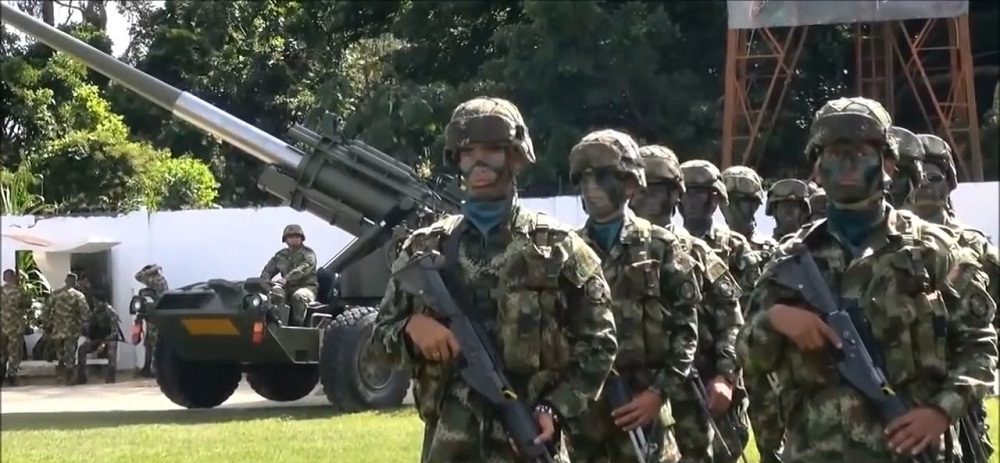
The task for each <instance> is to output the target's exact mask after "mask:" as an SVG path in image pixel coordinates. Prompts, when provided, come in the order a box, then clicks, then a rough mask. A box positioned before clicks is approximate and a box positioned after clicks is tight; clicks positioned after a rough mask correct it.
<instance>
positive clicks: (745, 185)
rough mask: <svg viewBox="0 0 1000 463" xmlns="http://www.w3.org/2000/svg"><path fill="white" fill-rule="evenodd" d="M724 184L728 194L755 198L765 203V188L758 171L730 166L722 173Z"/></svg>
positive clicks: (745, 167)
mask: <svg viewBox="0 0 1000 463" xmlns="http://www.w3.org/2000/svg"><path fill="white" fill-rule="evenodd" d="M722 184H723V185H725V186H726V192H727V193H728V194H729V195H730V196H732V195H733V194H741V195H745V196H753V197H755V198H757V199H758V200H759V201H760V202H764V186H763V181H762V180H761V178H760V175H757V171H755V170H753V169H751V168H749V167H747V166H730V167H727V168H726V170H723V171H722Z"/></svg>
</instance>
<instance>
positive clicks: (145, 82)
mask: <svg viewBox="0 0 1000 463" xmlns="http://www.w3.org/2000/svg"><path fill="white" fill-rule="evenodd" d="M0 12H2V20H3V22H4V23H6V24H9V25H11V26H13V27H15V28H17V29H19V30H21V31H23V32H25V33H26V34H28V35H30V36H32V37H34V38H36V39H38V40H40V41H41V42H44V43H45V44H47V45H48V46H50V47H52V48H54V49H56V50H58V51H61V52H64V53H66V54H68V55H70V56H72V57H74V58H76V59H78V60H80V61H82V62H83V63H84V64H86V65H87V66H88V67H90V68H91V69H93V70H95V71H97V72H99V73H101V74H103V75H105V76H107V77H108V78H109V79H111V80H112V81H114V82H116V83H118V84H121V85H124V86H125V87H127V88H129V89H130V90H132V91H134V92H135V93H137V94H138V95H140V96H141V97H143V98H145V99H147V100H149V101H151V102H153V103H155V104H156V105H158V106H160V107H162V108H164V109H166V110H168V111H170V112H171V113H172V114H173V115H175V116H177V117H178V118H180V119H182V120H184V121H186V122H188V123H190V124H192V125H194V126H195V127H197V128H198V129H200V130H201V131H203V132H205V133H207V134H210V135H213V136H216V137H219V138H221V139H222V140H224V141H226V142H227V143H229V144H231V145H233V146H235V147H236V148H238V149H240V150H242V151H243V152H246V153H247V154H249V155H251V156H253V157H255V158H257V159H259V160H261V161H263V162H264V163H265V165H264V166H263V169H262V172H261V174H260V176H259V177H258V179H257V185H258V187H260V188H261V189H263V190H265V191H267V192H269V193H271V194H273V195H275V196H277V197H278V198H281V199H282V200H284V201H285V202H286V203H287V204H288V205H289V206H291V207H292V208H295V209H296V210H300V211H306V212H309V213H310V214H313V215H315V216H317V217H319V218H321V219H323V220H325V221H326V222H328V223H330V224H332V225H334V226H337V227H339V228H341V229H343V230H345V231H347V232H348V233H350V234H352V235H353V236H354V237H355V238H356V239H355V240H354V241H353V242H352V243H351V244H350V245H349V246H347V247H346V248H344V249H343V250H342V251H341V252H340V253H339V254H338V255H336V256H334V257H333V258H332V259H331V260H330V261H328V262H327V263H326V264H325V265H324V266H323V267H322V268H321V269H320V271H319V272H317V273H318V275H317V276H318V280H319V294H317V295H316V296H317V302H316V303H314V304H312V305H310V306H309V307H308V308H307V311H306V316H305V320H292V319H291V318H290V317H284V316H275V315H274V314H275V312H278V313H281V310H280V307H275V306H276V305H278V304H271V303H270V302H269V300H268V298H267V296H268V294H267V290H266V289H265V286H264V285H261V284H259V282H256V281H252V280H253V279H248V280H245V281H240V282H232V281H227V280H208V281H206V282H199V283H194V284H191V285H187V286H183V287H180V288H176V289H174V290H170V291H167V292H165V293H164V294H162V295H160V296H159V297H158V298H157V299H156V300H155V302H154V303H152V305H148V306H143V307H142V310H141V311H138V310H137V313H136V315H139V316H140V317H142V318H144V319H146V320H147V321H149V322H150V323H152V325H154V326H155V327H156V328H157V331H158V333H159V336H158V341H157V345H156V355H155V356H154V362H155V363H156V369H157V371H158V376H157V383H158V385H159V386H160V390H161V391H162V392H163V393H164V394H165V395H166V396H167V397H168V398H170V400H172V401H174V402H175V403H177V404H179V405H182V406H184V407H188V408H207V407H214V406H217V405H219V404H221V403H222V402H223V401H225V400H226V399H227V398H228V397H229V396H230V395H231V394H232V393H233V391H234V390H235V389H236V386H237V385H238V383H239V381H240V380H241V377H242V373H246V377H247V380H248V382H249V383H250V386H251V387H252V388H253V389H254V390H255V391H257V393H258V394H260V395H262V396H263V397H265V398H267V399H271V400H278V401H288V400H296V399H299V398H301V397H304V396H305V395H306V394H308V393H309V392H311V391H312V390H313V389H314V388H315V385H316V383H317V381H319V382H321V383H322V384H323V390H324V392H325V393H326V396H327V398H328V399H329V400H330V401H331V402H332V403H334V404H335V405H336V406H338V407H340V408H341V409H344V410H346V411H358V410H363V409H367V408H384V407H393V406H398V405H399V404H400V403H402V400H403V397H404V396H405V395H406V390H407V388H408V386H409V375H408V373H407V372H406V371H404V370H401V369H395V368H392V367H390V366H386V367H384V368H382V367H381V366H379V368H371V367H366V368H360V367H359V365H362V364H364V362H366V361H367V360H366V358H367V354H366V352H365V349H364V348H363V347H362V346H363V345H365V337H366V336H367V334H366V333H367V330H370V328H371V324H372V323H373V322H374V319H375V316H376V311H377V309H376V308H375V307H376V306H377V305H378V301H379V300H380V299H381V297H382V295H383V293H384V292H385V287H386V283H387V282H388V278H389V263H390V262H389V260H390V259H391V257H390V255H391V254H392V251H393V250H394V246H395V244H396V243H395V242H394V240H393V239H394V238H395V237H398V236H399V235H402V234H404V233H405V232H406V231H408V230H409V229H412V228H413V227H416V226H418V225H422V224H424V223H426V222H427V221H428V220H432V219H436V218H438V217H439V216H441V215H443V214H446V213H450V212H455V211H457V210H458V208H459V205H460V201H459V197H458V194H457V193H456V192H455V189H454V188H452V189H451V190H446V189H445V188H443V186H444V185H452V186H453V180H454V179H452V178H446V177H442V178H439V179H438V180H436V181H425V180H424V179H422V178H421V177H420V176H418V175H417V174H416V172H415V171H414V170H413V169H412V168H411V167H410V166H408V165H406V164H404V163H402V162H400V161H398V160H396V159H394V158H392V157H391V156H389V155H387V154H385V153H382V152H380V151H378V150H377V149H375V148H373V147H372V146H369V145H368V144H366V143H364V142H362V141H360V140H353V139H348V138H345V137H343V136H340V135H338V134H337V133H335V132H334V130H333V124H332V123H330V121H331V119H330V118H329V117H327V118H325V119H324V121H322V122H321V123H320V126H321V128H318V129H317V130H315V131H314V130H313V129H310V128H306V127H303V126H301V125H294V126H292V127H291V130H290V131H289V133H288V138H289V140H290V142H286V141H283V140H281V139H279V138H277V137H275V136H272V135H271V134H269V133H267V132H265V131H263V130H260V129H259V128H257V127H254V126H253V125H251V124H249V123H247V122H245V121H242V120H240V119H239V118H237V117H235V116H233V115H231V114H228V113H226V112H224V111H222V110H221V109H219V108H217V107H215V106H213V105H211V104H209V103H207V102H205V101H204V100H202V99H200V98H198V97H197V96H194V95H192V94H190V93H187V92H184V91H181V90H179V89H177V88H174V87H171V86H170V85H167V84H166V83H164V82H162V81H160V80H159V79H156V78H155V77H152V76H150V75H148V74H146V73H144V72H142V71H139V70H138V69H135V68H133V67H131V66H128V65H127V64H125V63H122V62H120V61H118V60H117V59H115V58H114V57H112V56H109V55H107V54H105V53H103V52H101V51H99V50H97V49H95V48H93V47H91V46H90V45H87V44H85V43H83V42H81V41H80V40H77V39H76V38H74V37H72V36H70V35H69V34H66V33H64V32H62V31H59V30H57V29H55V28H53V27H52V26H49V25H48V24H45V23H43V22H42V21H39V20H37V19H35V18H33V17H31V16H29V15H27V14H25V13H22V12H21V11H18V10H17V9H16V8H15V7H14V6H12V5H10V4H8V3H0ZM379 249H382V250H384V251H385V252H382V253H378V252H374V251H376V250H379ZM261 264H263V262H262V263H261ZM275 309H279V310H275ZM286 318H287V319H286ZM181 377H184V378H185V379H184V380H180V379H179V378H181ZM191 378H197V379H191Z"/></svg>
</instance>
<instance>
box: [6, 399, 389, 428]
mask: <svg viewBox="0 0 1000 463" xmlns="http://www.w3.org/2000/svg"><path fill="white" fill-rule="evenodd" d="M265 403H267V402H265ZM405 410H406V408H399V409H387V410H380V411H376V412H375V413H377V414H380V415H386V416H392V415H399V414H401V413H404V412H405ZM337 416H347V415H346V414H342V413H340V412H338V411H337V410H336V409H334V408H333V407H329V406H317V407H309V406H298V407H251V408H214V409H207V410H206V409H200V410H115V411H96V412H55V413H7V414H4V415H3V416H2V418H0V430H3V431H36V430H37V431H53V430H85V429H99V428H112V427H117V426H128V425H143V424H166V425H194V424H208V423H228V422H234V421H252V420H264V419H273V418H279V419H288V420H309V419H319V418H333V417H337Z"/></svg>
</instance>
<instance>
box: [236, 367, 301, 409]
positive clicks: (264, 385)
mask: <svg viewBox="0 0 1000 463" xmlns="http://www.w3.org/2000/svg"><path fill="white" fill-rule="evenodd" d="M247 382H248V383H250V388H251V389H253V390H254V392H256V393H257V394H259V395H260V396H261V397H263V398H265V399H267V400H273V401H275V402H291V401H293V400H299V399H301V398H303V397H305V396H306V395H307V394H309V393H310V392H312V390H313V389H315V388H316V383H318V382H319V368H317V367H316V365H298V364H295V363H277V364H269V365H254V366H253V367H250V369H248V370H247Z"/></svg>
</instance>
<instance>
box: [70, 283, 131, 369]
mask: <svg viewBox="0 0 1000 463" xmlns="http://www.w3.org/2000/svg"><path fill="white" fill-rule="evenodd" d="M120 329H121V319H120V318H119V317H118V312H116V311H115V309H114V307H111V304H108V303H107V302H105V301H100V300H95V303H94V308H93V310H91V311H90V314H88V317H87V323H86V324H85V325H84V330H83V331H84V336H86V338H87V340H86V341H84V342H83V344H81V345H80V347H79V349H78V350H77V365H79V366H80V368H77V370H76V374H77V375H76V382H77V383H79V384H83V383H86V382H87V368H86V365H87V354H89V353H91V352H94V351H97V350H100V349H101V348H102V347H103V348H104V350H105V352H106V353H107V356H108V370H107V373H106V376H105V381H104V382H106V383H113V382H115V372H116V371H117V369H118V341H119V340H121V341H124V339H120V338H119V332H120Z"/></svg>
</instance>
